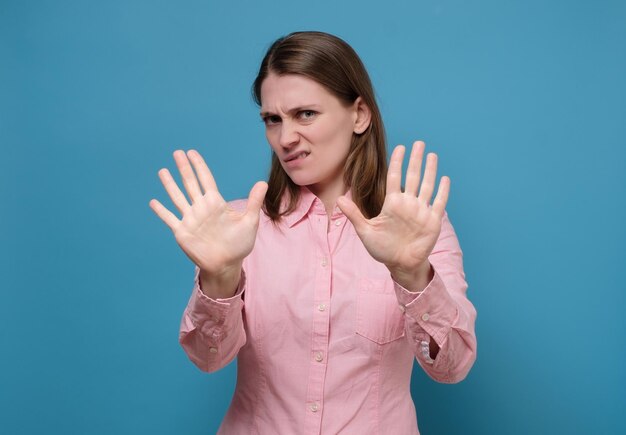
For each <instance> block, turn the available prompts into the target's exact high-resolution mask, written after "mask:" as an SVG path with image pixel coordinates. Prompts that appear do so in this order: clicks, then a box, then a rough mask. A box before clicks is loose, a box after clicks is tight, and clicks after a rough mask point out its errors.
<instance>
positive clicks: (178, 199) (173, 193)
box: [159, 168, 190, 214]
mask: <svg viewBox="0 0 626 435" xmlns="http://www.w3.org/2000/svg"><path fill="white" fill-rule="evenodd" d="M159 178H160V179H161V183H163V187H165V190H166V191H167V193H168V195H169V196H170V198H171V200H172V202H173V203H174V205H175V206H176V208H177V209H178V211H179V212H181V213H182V214H185V212H186V211H187V209H188V208H189V207H190V205H189V203H188V202H187V198H185V195H183V192H181V190H180V189H179V188H178V184H176V181H174V178H173V177H172V174H170V171H168V170H167V169H165V168H164V169H161V170H160V171H159Z"/></svg>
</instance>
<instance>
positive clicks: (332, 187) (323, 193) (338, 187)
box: [307, 177, 348, 216]
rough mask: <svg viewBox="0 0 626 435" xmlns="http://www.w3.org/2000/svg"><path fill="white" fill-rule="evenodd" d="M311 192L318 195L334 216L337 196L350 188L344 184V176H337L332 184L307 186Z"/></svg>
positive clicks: (329, 214)
mask: <svg viewBox="0 0 626 435" xmlns="http://www.w3.org/2000/svg"><path fill="white" fill-rule="evenodd" d="M307 187H308V188H309V190H310V191H311V192H313V193H314V194H315V196H317V197H318V198H319V199H320V201H322V203H323V204H324V208H326V213H327V214H328V216H332V214H333V210H334V208H335V204H337V198H339V197H340V196H341V195H343V194H345V193H346V192H347V191H348V188H347V187H346V186H345V185H344V183H343V179H342V178H340V177H339V178H337V179H336V181H335V182H334V183H332V184H328V185H325V186H321V185H320V184H311V185H310V186H307Z"/></svg>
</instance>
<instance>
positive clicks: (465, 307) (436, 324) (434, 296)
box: [394, 213, 477, 383]
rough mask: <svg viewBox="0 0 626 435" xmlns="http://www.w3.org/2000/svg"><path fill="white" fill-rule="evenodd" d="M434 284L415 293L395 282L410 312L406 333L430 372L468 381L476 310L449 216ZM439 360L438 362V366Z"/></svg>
mask: <svg viewBox="0 0 626 435" xmlns="http://www.w3.org/2000/svg"><path fill="white" fill-rule="evenodd" d="M428 260H429V262H430V264H431V266H432V268H431V270H430V277H431V278H430V279H429V280H427V282H428V284H427V285H426V286H425V288H424V287H421V288H423V291H421V292H412V291H409V290H408V289H407V287H409V288H411V289H413V288H420V286H419V285H416V286H407V285H406V282H404V281H402V280H398V281H401V282H402V283H403V284H404V285H401V284H400V283H399V282H398V281H396V279H394V288H395V291H396V296H397V298H398V302H399V303H400V305H401V306H402V307H404V312H405V332H406V335H407V338H408V340H409V344H410V346H411V347H412V349H413V352H414V354H415V356H416V359H417V361H418V363H419V364H420V366H421V367H422V368H423V369H424V371H426V373H427V374H428V375H429V376H430V377H431V378H432V379H434V380H436V381H438V382H443V383H456V382H460V381H461V380H463V379H464V378H465V377H466V376H467V374H468V373H469V371H470V369H471V367H472V365H473V364H474V361H475V360H476V348H477V342H476V334H475V331H474V324H475V321H476V309H475V308H474V306H473V305H472V303H471V302H470V301H469V300H468V299H467V297H466V290H467V282H466V281H465V273H464V271H463V253H462V251H461V248H460V246H459V242H458V239H457V237H456V233H455V232H454V228H453V227H452V224H451V223H450V221H449V219H448V215H447V213H445V214H444V217H443V220H442V227H441V234H440V236H439V238H438V240H437V243H436V244H435V247H434V249H433V251H432V253H431V255H430V256H429V257H428ZM433 360H434V361H433Z"/></svg>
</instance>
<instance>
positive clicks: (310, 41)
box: [253, 32, 387, 220]
mask: <svg viewBox="0 0 626 435" xmlns="http://www.w3.org/2000/svg"><path fill="white" fill-rule="evenodd" d="M253 97H254V100H255V101H256V103H257V104H258V105H259V106H260V107H261V110H262V112H263V113H262V116H263V118H264V120H265V123H266V135H267V138H268V141H269V142H270V145H271V146H272V149H273V150H274V153H273V154H272V167H271V170H270V177H269V180H268V184H269V189H268V192H267V194H266V197H265V204H264V206H265V211H266V213H267V214H268V215H269V216H270V217H271V218H272V219H273V220H277V219H279V218H280V216H282V215H284V214H288V213H290V212H291V211H292V210H293V208H294V207H295V205H296V204H297V201H298V199H299V192H300V188H299V186H300V185H312V184H315V185H316V183H318V184H319V183H324V182H329V181H330V180H332V179H333V177H336V176H337V174H338V173H339V174H343V183H344V184H345V185H346V186H347V187H349V188H350V189H351V196H352V200H353V201H354V202H355V203H356V204H357V206H359V208H360V209H361V211H362V212H363V213H364V214H365V215H366V216H369V217H371V216H375V215H377V214H378V212H379V211H380V209H381V208H382V203H383V201H384V191H385V177H386V171H387V159H386V144H385V134H384V126H383V122H382V118H381V115H380V112H379V109H378V105H377V104H376V99H375V96H374V91H373V88H372V85H371V82H370V79H369V76H368V74H367V71H366V70H365V67H364V66H363V63H362V62H361V60H360V59H359V57H358V55H357V54H356V53H355V52H354V50H353V49H352V48H351V47H350V46H349V45H348V44H347V43H346V42H344V41H343V40H341V39H339V38H337V37H335V36H333V35H329V34H327V33H322V32H295V33H291V34H289V35H287V36H285V37H282V38H279V39H278V40H276V41H275V42H274V43H273V44H272V46H271V47H270V48H269V49H268V51H267V53H266V55H265V57H264V58H263V61H262V63H261V67H260V69H259V74H258V76H257V78H256V80H255V81H254V85H253ZM263 98H265V100H266V101H263ZM307 104H309V105H311V107H309V106H306V105H307ZM313 104H317V105H319V106H320V107H321V109H322V110H320V111H319V112H322V113H321V114H320V113H318V111H317V110H315V108H314V107H312V105H313ZM300 105H303V107H300V109H304V110H296V111H293V112H291V111H289V110H290V109H294V108H296V107H299V106H300ZM302 151H303V152H305V153H311V154H310V158H311V160H310V162H307V161H306V158H305V159H304V160H303V161H301V162H297V161H295V162H290V163H289V162H286V161H285V160H286V159H288V158H289V157H291V156H292V155H293V153H294V152H297V153H300V152H302ZM307 158H309V157H308V156H307ZM308 163H311V164H310V165H309V164H308ZM285 190H288V191H289V193H290V199H291V201H290V203H289V204H288V207H287V208H286V209H285V210H283V211H282V213H280V205H281V198H282V195H283V193H284V192H285Z"/></svg>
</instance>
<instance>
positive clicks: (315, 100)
mask: <svg viewBox="0 0 626 435" xmlns="http://www.w3.org/2000/svg"><path fill="white" fill-rule="evenodd" d="M261 101H262V107H261V117H262V118H263V120H264V122H265V135H266V137H267V140H268V142H269V144H270V146H271V147H272V149H273V150H274V152H275V153H276V156H277V157H278V159H279V160H280V164H281V165H282V167H283V169H284V170H285V172H286V173H287V175H289V177H290V178H291V180H292V181H293V182H294V183H296V184H297V185H300V186H309V187H311V188H312V190H313V191H314V192H315V193H317V192H320V191H323V190H325V189H328V188H331V187H332V186H337V184H338V183H341V185H343V167H344V163H345V161H346V158H347V156H348V151H349V149H350V143H351V140H352V135H353V133H355V132H360V131H358V130H359V125H358V122H357V118H358V111H357V106H358V102H359V101H361V98H359V99H357V101H355V103H354V104H352V105H350V106H349V107H345V106H344V105H343V104H342V103H341V102H340V101H339V99H338V98H337V97H335V96H334V95H332V94H331V93H330V92H328V91H327V90H326V88H324V87H323V86H322V85H320V84H319V83H317V82H316V81H314V80H311V79H309V78H307V77H304V76H301V75H295V74H287V75H276V74H275V73H270V74H269V75H268V76H267V78H266V79H265V80H264V81H263V83H262V84H261ZM342 193H343V192H342Z"/></svg>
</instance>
